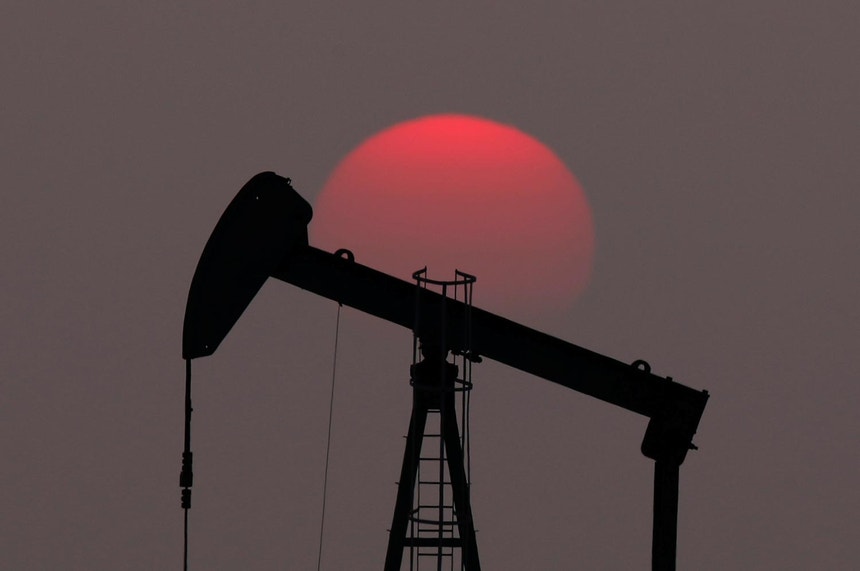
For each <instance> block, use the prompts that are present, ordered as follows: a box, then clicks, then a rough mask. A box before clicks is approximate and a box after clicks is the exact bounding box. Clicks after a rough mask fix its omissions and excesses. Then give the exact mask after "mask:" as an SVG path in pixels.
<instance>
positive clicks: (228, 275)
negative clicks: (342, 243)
mask: <svg viewBox="0 0 860 571" xmlns="http://www.w3.org/2000/svg"><path fill="white" fill-rule="evenodd" d="M311 215H312V212H311V207H310V205H309V204H308V203H307V202H306V201H305V200H304V199H303V198H302V197H301V196H300V195H299V194H298V193H297V192H296V191H295V190H294V189H293V188H292V186H291V184H290V181H289V179H286V178H283V177H280V176H278V175H276V174H274V173H271V172H266V173H261V174H259V175H256V176H255V177H253V178H252V179H251V180H250V181H249V182H248V183H247V184H246V185H245V186H244V187H243V188H242V189H241V190H240V191H239V194H237V196H236V198H234V199H233V201H232V202H231V203H230V205H229V206H228V208H227V210H226V211H225V212H224V214H223V215H222V217H221V219H220V220H219V222H218V224H217V225H216V227H215V229H214V230H213V232H212V235H211V236H210V238H209V241H208V242H207V244H206V247H205V248H204V250H203V253H202V255H201V258H200V262H199V263H198V266H197V269H196V271H195V274H194V277H193V279H192V283H191V288H190V291H189V296H188V304H187V306H186V314H185V323H184V329H183V357H184V358H186V359H194V358H197V357H203V356H206V355H211V354H212V353H214V352H215V350H216V349H217V347H218V345H219V344H220V343H221V341H222V340H223V339H224V338H225V337H226V335H227V333H228V332H229V331H230V329H231V328H232V326H233V325H234V324H235V322H236V321H237V320H238V318H239V317H240V316H241V313H242V312H243V311H244V309H245V308H246V307H247V305H248V304H249V303H250V301H251V300H252V299H253V297H254V296H255V295H256V293H257V291H258V290H259V289H260V287H261V286H262V284H263V283H264V282H265V280H266V279H267V278H268V277H274V278H276V279H279V280H281V281H284V282H286V283H289V284H292V285H294V286H297V287H300V288H302V289H304V290H306V291H309V292H311V293H314V294H316V295H320V296H322V297H326V298H328V299H331V300H334V301H336V302H338V303H341V304H343V305H347V306H350V307H352V308H355V309H357V310H359V311H362V312H365V313H368V314H370V315H374V316H376V317H379V318H380V319H384V320H386V321H389V322H391V323H396V324H398V325H401V326H402V327H405V328H407V329H410V330H412V328H413V325H414V316H415V311H416V308H415V299H416V291H415V289H416V287H417V286H416V285H415V284H413V283H410V282H406V281H404V280H401V279H398V278H395V277H393V276H390V275H388V274H385V273H382V272H379V271H377V270H374V269H372V268H370V267H367V266H363V265H361V264H360V263H357V262H356V261H354V259H353V257H352V256H351V255H350V256H347V257H343V256H341V255H338V254H332V253H328V252H325V251H323V250H319V249H317V248H314V247H312V246H310V245H309V244H308V241H307V224H308V222H309V221H310V219H311ZM418 299H419V303H420V304H421V305H422V307H421V312H422V314H423V315H425V316H440V317H437V318H435V319H424V320H422V322H421V324H420V330H419V331H417V334H418V335H419V337H422V338H423V337H425V336H427V338H438V334H439V332H440V327H441V323H443V322H444V323H445V335H446V340H447V343H448V347H447V349H448V350H450V351H454V352H457V351H461V350H463V349H465V348H466V343H465V341H466V340H465V339H464V338H463V333H462V332H463V331H464V327H463V319H464V317H465V312H466V307H465V305H464V304H463V303H461V302H456V301H453V300H448V301H447V303H446V304H445V309H444V313H442V310H441V306H442V297H441V295H439V294H437V293H435V292H433V291H428V290H421V291H419V292H418ZM471 312H472V315H471V337H472V339H471V347H470V349H471V352H472V354H473V355H480V356H483V357H487V358H490V359H493V360H494V361H497V362H499V363H504V364H506V365H508V366H511V367H514V368H516V369H519V370H521V371H524V372H526V373H529V374H531V375H534V376H537V377H540V378H543V379H546V380H548V381H552V382H554V383H557V384H559V385H562V386H564V387H567V388H570V389H573V390H575V391H577V392H580V393H583V394H586V395H589V396H592V397H594V398H597V399H600V400H602V401H605V402H608V403H610V404H613V405H616V406H620V407H622V408H624V409H626V410H630V411H632V412H635V413H638V414H641V415H643V416H646V417H648V418H649V419H650V420H649V423H648V427H647V429H646V431H645V437H644V439H643V442H642V447H641V450H642V453H643V454H644V455H645V456H647V457H648V458H651V459H653V460H655V478H654V529H653V540H652V569H653V570H655V571H672V570H674V569H675V554H676V537H677V513H678V510H677V506H678V468H679V466H680V465H681V464H682V463H683V461H684V459H685V457H686V454H687V451H688V450H689V449H690V448H691V447H693V446H692V438H693V435H694V434H695V433H696V430H697V428H698V425H699V421H700V419H701V416H702V413H703V411H704V408H705V405H706V403H707V400H708V392H707V391H699V390H695V389H692V388H690V387H687V386H685V385H683V384H680V383H677V382H674V381H673V380H672V379H671V378H670V377H665V378H664V377H660V376H658V375H655V374H652V373H651V372H650V370H649V367H647V365H645V366H644V367H643V366H641V365H642V363H641V362H638V361H637V362H636V363H634V364H628V363H623V362H621V361H618V360H616V359H613V358H611V357H607V356H605V355H601V354H599V353H596V352H594V351H590V350H588V349H584V348H582V347H579V346H577V345H574V344H572V343H569V342H567V341H564V340H562V339H558V338H556V337H552V336H550V335H547V334H546V333H542V332H540V331H537V330H535V329H531V328H529V327H526V326H524V325H521V324H519V323H515V322H513V321H511V320H509V319H505V318H504V317H501V316H498V315H494V314H492V313H490V312H488V311H484V310H481V309H479V308H477V307H472V308H471Z"/></svg>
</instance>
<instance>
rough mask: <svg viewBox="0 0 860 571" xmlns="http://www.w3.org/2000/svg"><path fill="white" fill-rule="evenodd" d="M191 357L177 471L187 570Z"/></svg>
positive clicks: (188, 361) (187, 364)
mask: <svg viewBox="0 0 860 571" xmlns="http://www.w3.org/2000/svg"><path fill="white" fill-rule="evenodd" d="M192 410H193V409H192V408H191V359H185V448H184V450H183V452H182V472H180V473H179V487H180V488H182V509H183V511H184V512H185V523H184V524H183V535H184V542H183V543H184V545H183V557H182V559H183V563H182V569H183V570H184V571H188V510H189V509H191V486H192V485H193V484H194V472H193V470H192V463H193V459H194V456H193V454H192V453H191V411H192Z"/></svg>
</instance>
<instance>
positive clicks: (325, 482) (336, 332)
mask: <svg viewBox="0 0 860 571" xmlns="http://www.w3.org/2000/svg"><path fill="white" fill-rule="evenodd" d="M341 307H343V305H341V304H340V303H338V304H337V319H336V320H335V326H334V355H333V356H332V363H331V395H330V396H329V402H328V436H327V437H326V444H325V470H324V472H323V499H322V516H321V517H320V545H319V555H318V556H317V571H320V569H322V553H323V531H324V530H325V500H326V495H327V492H328V460H329V452H330V451H331V424H332V416H333V413H334V381H335V378H337V342H338V339H339V338H340V309H341Z"/></svg>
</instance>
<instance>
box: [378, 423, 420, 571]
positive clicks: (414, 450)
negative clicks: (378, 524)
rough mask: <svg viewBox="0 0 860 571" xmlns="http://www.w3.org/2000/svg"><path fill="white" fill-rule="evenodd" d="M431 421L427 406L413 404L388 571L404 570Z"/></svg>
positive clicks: (396, 506) (388, 557)
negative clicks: (426, 431)
mask: <svg viewBox="0 0 860 571" xmlns="http://www.w3.org/2000/svg"><path fill="white" fill-rule="evenodd" d="M426 424H427V408H426V407H424V406H413V408H412V418H411V419H410V420H409V433H408V434H407V435H406V451H405V452H404V453H403V467H402V468H401V470H400V482H399V483H398V487H397V500H396V501H395V503H394V517H393V519H392V522H391V531H390V533H389V535H388V550H387V552H386V554H385V571H400V565H401V563H402V561H403V548H404V545H405V542H406V527H407V525H408V523H409V512H410V511H411V510H412V499H413V494H414V493H415V478H416V475H417V473H418V457H419V455H420V454H421V442H422V441H423V440H424V427H425V425H426Z"/></svg>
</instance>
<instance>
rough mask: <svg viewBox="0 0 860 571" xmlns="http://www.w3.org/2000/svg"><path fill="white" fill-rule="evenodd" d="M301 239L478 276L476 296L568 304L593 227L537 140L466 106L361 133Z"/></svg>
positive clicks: (373, 260) (386, 264)
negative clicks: (464, 111) (467, 110)
mask: <svg viewBox="0 0 860 571" xmlns="http://www.w3.org/2000/svg"><path fill="white" fill-rule="evenodd" d="M314 210H315V214H314V220H313V222H312V223H311V225H310V231H311V243H312V244H313V245H314V246H317V247H319V248H322V249H325V250H330V251H334V250H336V249H338V248H348V249H349V250H351V251H352V252H353V253H354V254H355V258H356V261H357V262H359V263H362V264H365V265H368V266H371V267H373V268H376V269H378V270H381V271H384V272H386V273H390V274H392V275H395V276H397V277H401V278H403V279H407V280H409V279H411V275H412V272H414V271H415V270H417V269H420V268H422V267H424V266H425V265H426V266H427V268H428V276H429V277H431V278H434V279H449V278H452V277H453V275H454V269H455V268H456V269H459V270H461V271H465V272H468V273H470V274H474V275H476V276H477V278H478V281H477V283H476V284H475V294H474V295H475V298H474V299H475V305H477V306H479V307H482V308H486V309H489V310H491V311H497V312H499V313H501V314H503V315H505V314H518V315H523V314H529V315H533V314H536V313H537V314H545V313H547V312H556V311H559V310H563V309H566V308H567V307H569V306H570V305H571V304H572V303H573V301H574V300H575V299H576V297H577V296H578V295H579V294H580V293H582V291H583V290H584V289H585V287H586V285H587V283H588V279H589V275H590V273H591V266H592V258H593V254H594V228H593V224H592V220H591V212H590V210H589V207H588V203H587V201H586V198H585V194H584V193H583V191H582V187H581V186H580V184H579V182H578V181H577V180H576V178H575V177H574V175H573V174H572V173H571V172H570V171H569V170H568V169H567V167H565V165H564V163H562V161H561V160H560V159H559V158H558V157H557V156H556V155H555V153H553V152H552V151H551V150H550V149H549V148H548V147H546V145H544V144H542V143H541V142H540V141H538V140H537V139H535V138H534V137H531V136H529V135H527V134H525V133H523V132H522V131H519V130H518V129H516V128H514V127H511V126H508V125H503V124H500V123H496V122H493V121H489V120H487V119H481V118H477V117H472V116H465V115H433V116H428V117H422V118H419V119H415V120H411V121H405V122H403V123H399V124H397V125H394V126H393V127H390V128H388V129H386V130H384V131H382V132H380V133H377V134H376V135H373V136H372V137H370V138H368V139H367V140H365V141H364V142H363V143H362V144H361V145H359V146H358V147H357V148H355V149H354V150H353V151H352V152H350V153H349V154H348V155H347V156H346V158H344V159H343V160H342V161H341V162H340V164H339V165H337V167H336V168H335V170H334V171H333V172H332V174H331V176H330V178H329V179H328V181H327V182H326V184H325V187H324V188H323V190H322V192H321V194H320V195H319V198H318V199H317V203H316V206H315V207H314Z"/></svg>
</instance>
